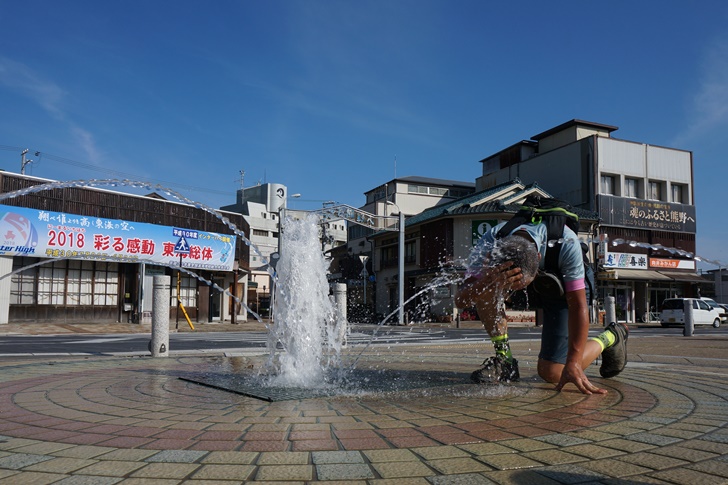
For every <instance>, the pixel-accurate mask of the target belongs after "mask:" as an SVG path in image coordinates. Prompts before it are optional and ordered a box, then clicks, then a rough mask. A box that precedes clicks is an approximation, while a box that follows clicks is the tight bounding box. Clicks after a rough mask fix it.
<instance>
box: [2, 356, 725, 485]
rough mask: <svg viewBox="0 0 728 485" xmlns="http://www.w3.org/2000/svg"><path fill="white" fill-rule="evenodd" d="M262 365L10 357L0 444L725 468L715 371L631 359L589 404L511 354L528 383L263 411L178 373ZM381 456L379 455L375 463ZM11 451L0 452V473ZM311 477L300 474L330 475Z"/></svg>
mask: <svg viewBox="0 0 728 485" xmlns="http://www.w3.org/2000/svg"><path fill="white" fill-rule="evenodd" d="M462 347H463V348H467V346H462ZM466 354H467V353H466ZM475 360H477V359H475ZM473 361H474V359H473V357H472V352H470V355H464V353H463V352H460V351H458V349H457V347H456V346H450V347H447V346H442V347H441V348H439V349H438V348H435V347H431V348H422V349H415V350H413V349H410V350H408V351H406V352H398V353H397V354H396V355H395V354H394V353H393V354H391V355H388V356H387V358H386V367H387V368H391V369H408V370H416V371H419V372H422V371H423V370H426V369H428V368H432V367H433V362H437V365H436V367H437V368H438V369H443V368H447V369H448V370H452V371H453V372H459V373H462V375H463V376H464V380H466V379H467V375H468V373H469V371H470V370H472V368H473ZM260 362H261V360H260V359H259V358H233V359H223V358H220V357H209V358H205V357H178V358H167V359H151V358H134V359H126V358H117V359H106V358H99V359H84V360H74V359H69V360H62V361H57V362H55V363H52V365H51V364H49V363H39V362H28V363H13V364H10V363H6V364H5V365H4V366H3V367H2V378H1V380H2V388H1V389H0V438H2V439H0V450H3V449H9V444H11V443H13V440H14V439H15V440H21V441H16V443H15V448H22V446H21V445H26V446H31V445H33V444H34V443H41V442H42V443H44V444H45V445H46V446H49V444H55V446H56V447H57V449H58V450H67V449H69V448H71V447H74V446H75V447H79V446H81V447H86V448H89V447H91V448H94V449H97V450H103V452H104V453H110V452H111V451H112V450H140V452H141V450H149V452H148V453H144V454H139V455H135V456H138V457H140V459H141V457H143V459H147V460H148V459H149V457H150V456H158V455H152V453H158V452H174V453H176V455H175V456H185V457H186V458H185V459H192V458H190V457H193V458H194V459H193V460H192V461H195V462H198V463H203V461H201V460H203V457H205V456H212V455H207V454H208V453H216V452H235V453H238V455H235V456H239V457H242V456H246V457H248V458H249V459H250V460H252V461H251V463H250V464H249V465H251V466H253V468H254V469H251V471H250V475H247V476H254V474H255V473H261V471H260V469H259V468H255V466H258V467H261V466H262V465H263V463H261V462H259V461H256V460H261V459H262V458H261V457H262V456H263V455H265V454H267V453H271V452H273V453H275V452H279V453H280V452H285V453H284V455H285V454H288V455H289V456H291V457H299V458H296V459H302V460H304V459H303V458H300V457H301V456H305V460H304V461H305V463H301V464H299V465H301V466H308V467H309V468H311V467H314V465H316V463H315V461H316V458H315V457H319V458H318V460H319V461H320V460H326V459H333V458H325V457H333V456H336V457H339V458H336V460H341V459H344V458H343V457H349V458H346V460H348V459H352V458H351V455H350V454H351V453H355V456H356V457H360V458H361V460H364V461H362V462H361V463H363V464H364V465H366V471H364V469H361V470H360V471H361V473H362V474H363V476H362V477H359V478H366V479H379V478H397V477H398V476H399V477H404V476H440V475H451V474H460V475H462V474H468V473H475V474H476V475H477V476H478V477H482V478H483V479H485V477H488V479H490V480H492V479H493V478H494V477H496V476H498V475H497V474H498V473H506V472H508V473H510V474H512V473H515V470H523V469H529V470H530V469H533V470H539V473H541V476H548V477H549V478H551V479H555V480H557V481H559V480H562V479H563V480H565V483H568V480H566V479H564V478H563V477H562V478H559V477H560V475H559V474H564V473H566V474H571V475H573V474H574V473H577V475H579V474H581V475H584V476H585V477H587V478H589V479H590V480H592V479H601V478H609V477H612V478H613V477H622V476H631V475H645V474H649V475H650V476H652V477H653V478H655V479H657V478H660V479H665V478H666V477H667V474H668V472H669V473H672V475H670V476H673V475H675V473H676V472H675V470H680V473H681V474H682V475H680V476H683V475H684V476H686V477H687V476H689V477H692V478H691V480H693V483H695V482H694V480H695V479H696V478H695V477H696V476H697V477H700V478H706V476H710V477H711V478H713V479H714V478H716V477H721V479H725V478H726V477H728V460H726V455H725V452H724V451H720V450H722V449H723V448H724V447H725V448H728V445H727V443H728V430H726V422H727V421H728V405H727V398H728V383H726V381H725V378H724V375H720V372H717V373H714V372H705V371H703V372H701V371H697V370H696V371H690V370H683V371H682V372H680V373H676V371H675V370H672V369H670V368H668V367H665V366H656V365H650V364H647V363H642V364H639V363H638V364H634V365H630V367H628V369H627V371H625V373H624V374H623V375H621V376H619V378H617V379H612V380H602V379H598V378H596V377H591V378H592V380H593V381H594V382H595V383H596V384H597V385H599V386H602V387H605V388H607V389H608V390H609V393H608V394H606V395H594V396H585V395H582V394H580V393H579V392H577V391H576V390H575V389H571V390H569V391H565V392H561V393H557V392H554V391H553V386H551V385H549V384H546V383H543V382H541V381H540V380H538V379H537V378H533V377H531V378H529V377H528V376H533V375H535V372H534V370H533V368H532V366H529V364H528V362H526V359H523V360H522V364H521V366H522V367H521V375H522V376H524V377H526V378H525V379H523V380H522V381H521V382H518V383H514V384H512V385H508V386H496V387H484V386H476V385H472V384H462V385H454V386H447V387H436V388H427V389H415V390H410V391H405V392H376V393H360V394H356V395H348V396H335V397H327V398H317V399H307V400H290V401H281V402H275V403H268V402H264V401H260V400H258V399H254V398H250V397H245V396H241V395H238V394H234V393H230V392H226V391H223V390H218V389H212V388H209V387H204V386H200V385H197V384H194V383H190V382H186V381H184V380H181V379H179V377H180V376H184V375H186V374H188V373H204V372H209V371H210V370H211V369H217V370H219V369H220V368H225V369H229V371H230V372H240V373H246V372H248V373H249V372H252V370H251V367H253V368H255V367H256V366H259V365H260ZM360 363H361V365H362V366H372V367H373V366H377V365H378V366H380V367H381V366H382V365H383V357H382V355H381V354H377V353H371V354H366V355H365V356H363V358H362V359H361V360H360ZM3 443H7V444H8V446H4V445H3ZM663 450H667V452H663ZM179 453H186V454H185V455H179ZM327 453H329V454H327ZM331 453H334V455H332V454H331ZM382 453H385V454H386V456H387V457H388V458H387V459H382V456H385V455H382ZM392 453H408V454H411V455H412V456H413V457H415V458H416V459H415V460H414V461H413V463H414V462H416V463H418V464H420V465H423V466H424V467H425V468H424V469H421V471H422V472H423V473H424V471H425V470H427V473H426V474H417V473H419V472H415V471H413V469H411V468H406V467H405V468H406V469H407V470H409V471H407V472H406V473H408V474H410V475H407V474H405V475H397V473H405V472H398V471H396V470H395V469H389V468H388V467H387V466H384V465H382V466H379V467H378V466H376V464H377V463H378V462H379V461H382V462H383V463H390V461H388V460H393V461H392V463H400V461H398V460H397V459H394V458H392V456H399V455H392ZM49 454H50V455H51V456H55V455H53V452H50V453H49ZM99 454H102V453H101V451H99ZM5 455H7V456H5ZM9 456H10V455H8V454H7V452H3V451H0V469H2V468H3V460H4V459H7V460H9V458H8V457H9ZM13 456H14V455H13ZM225 456H232V455H225ZM253 456H255V457H256V458H252V457H253ZM266 456H268V455H266ZM271 456H272V455H271ZM404 456H405V455H402V457H404ZM406 456H409V455H406ZM356 460H357V461H356V463H357V464H359V463H360V462H359V461H358V460H359V458H357V459H356ZM172 461H174V460H172ZM404 461H408V460H404ZM615 463H617V464H619V467H616V468H615ZM324 464H325V463H323V462H322V463H321V464H320V465H321V466H323V465H324ZM331 464H332V465H333V464H337V465H342V463H338V462H336V463H331ZM289 465H291V466H293V464H291V463H289ZM33 466H40V465H37V464H35V465H33ZM690 467H692V468H690ZM20 468H23V467H20ZM11 469H12V467H11ZM16 469H19V468H16ZM23 469H24V468H23ZM256 470H257V471H256ZM311 470H313V471H312V472H311V475H310V477H309V478H307V479H317V478H318V479H325V478H322V476H321V474H322V473H323V474H324V476H328V475H326V473H333V471H332V470H329V469H327V468H321V469H318V468H315V467H314V468H311ZM325 470H329V472H326V471H325ZM347 470H348V472H346V473H344V472H341V473H344V474H343V475H341V474H339V475H336V474H335V473H334V475H331V476H335V478H337V479H349V478H351V479H354V478H352V477H350V476H349V475H347V473H353V472H352V470H353V469H351V468H347ZM575 470H576V471H575ZM685 470H689V473H688V472H686V471H685ZM412 473H415V474H416V475H411V474H412ZM488 473H492V474H493V475H488ZM549 473H551V475H549ZM706 474H708V475H706ZM355 475H356V474H355ZM581 475H579V476H581ZM662 475H665V476H662ZM704 475H705V476H704ZM2 476H3V475H2V474H0V479H1V478H2ZM11 476H13V475H10V476H9V477H11ZM123 476H126V475H123ZM256 476H257V475H256ZM508 476H510V475H508ZM257 477H258V479H266V478H264V476H263V475H260V476H257ZM238 478H239V477H238ZM279 478H280V477H276V479H279ZM670 480H672V479H670ZM680 480H682V479H680ZM680 480H678V481H677V482H674V481H673V482H674V483H683V482H682V481H680ZM1 482H2V480H0V483H1ZM49 483H50V482H49ZM474 483H478V482H477V481H476V482H474ZM483 483H492V482H483ZM571 483H577V482H571ZM684 483H688V482H687V481H685V482H684ZM706 483H708V482H706ZM709 483H719V482H717V481H716V482H714V481H711V482H709Z"/></svg>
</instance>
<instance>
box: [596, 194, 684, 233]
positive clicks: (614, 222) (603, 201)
mask: <svg viewBox="0 0 728 485" xmlns="http://www.w3.org/2000/svg"><path fill="white" fill-rule="evenodd" d="M598 200H599V216H600V217H601V219H602V224H603V225H607V226H623V227H638V228H640V229H647V230H649V229H654V230H658V231H677V232H688V233H695V231H696V224H695V206H693V205H687V204H673V203H670V202H662V201H659V200H644V199H632V198H627V197H614V196H610V195H599V196H598Z"/></svg>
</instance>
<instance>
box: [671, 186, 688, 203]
mask: <svg viewBox="0 0 728 485" xmlns="http://www.w3.org/2000/svg"><path fill="white" fill-rule="evenodd" d="M684 193H685V186H684V185H681V184H672V202H674V203H676V204H682V203H684V202H685V197H684V195H683V194H684Z"/></svg>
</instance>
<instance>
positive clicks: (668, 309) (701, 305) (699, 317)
mask: <svg viewBox="0 0 728 485" xmlns="http://www.w3.org/2000/svg"><path fill="white" fill-rule="evenodd" d="M686 301H689V302H690V304H691V305H692V307H693V325H713V326H714V327H715V328H718V327H720V322H721V317H722V315H723V311H722V309H720V310H718V309H715V308H713V307H711V306H710V305H708V303H707V302H705V301H703V300H701V299H700V298H668V299H667V300H665V301H664V302H662V312H660V325H662V326H663V327H669V326H670V325H685V302H686Z"/></svg>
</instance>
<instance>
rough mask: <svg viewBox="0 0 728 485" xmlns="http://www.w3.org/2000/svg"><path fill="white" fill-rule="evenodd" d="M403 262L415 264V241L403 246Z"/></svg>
mask: <svg viewBox="0 0 728 485" xmlns="http://www.w3.org/2000/svg"><path fill="white" fill-rule="evenodd" d="M404 262H405V263H408V264H413V263H416V262H417V244H416V243H415V241H410V242H407V243H405V245H404Z"/></svg>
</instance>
